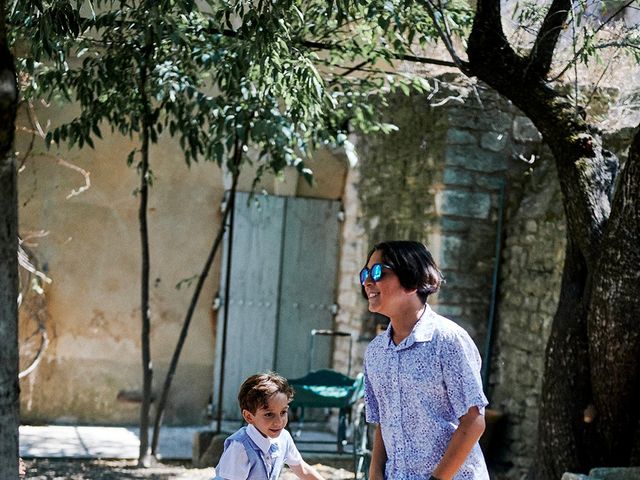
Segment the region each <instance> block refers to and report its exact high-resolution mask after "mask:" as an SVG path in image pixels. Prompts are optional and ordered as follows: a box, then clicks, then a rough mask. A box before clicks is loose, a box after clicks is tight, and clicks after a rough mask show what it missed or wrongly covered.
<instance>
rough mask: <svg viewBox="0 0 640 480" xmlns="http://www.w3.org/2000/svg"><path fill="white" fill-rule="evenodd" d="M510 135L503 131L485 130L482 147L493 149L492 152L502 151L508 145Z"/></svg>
mask: <svg viewBox="0 0 640 480" xmlns="http://www.w3.org/2000/svg"><path fill="white" fill-rule="evenodd" d="M507 143H508V137H507V135H506V134H505V133H501V132H485V133H483V134H482V137H481V138H480V145H481V146H482V148H486V149H487V150H491V151H492V152H501V151H502V150H504V147H506V146H507Z"/></svg>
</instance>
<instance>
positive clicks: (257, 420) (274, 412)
mask: <svg viewBox="0 0 640 480" xmlns="http://www.w3.org/2000/svg"><path fill="white" fill-rule="evenodd" d="M242 416H243V417H244V419H245V420H246V422H247V423H249V424H251V425H253V426H254V427H256V428H257V429H258V431H259V432H260V433H261V434H262V435H264V436H265V437H270V438H277V437H278V436H279V435H280V432H282V429H283V428H284V427H285V426H286V425H287V421H288V420H289V399H288V398H287V396H286V395H285V394H284V393H282V392H278V393H275V394H273V395H272V396H271V398H269V401H268V402H267V406H266V408H265V407H261V408H258V410H257V411H256V413H251V412H250V411H248V410H243V411H242Z"/></svg>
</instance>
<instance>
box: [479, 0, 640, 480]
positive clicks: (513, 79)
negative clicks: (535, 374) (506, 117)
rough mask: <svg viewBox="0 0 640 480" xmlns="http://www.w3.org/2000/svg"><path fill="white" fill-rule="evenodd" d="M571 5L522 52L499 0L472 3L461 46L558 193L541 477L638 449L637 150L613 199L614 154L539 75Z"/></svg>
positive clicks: (559, 6) (558, 9) (537, 470)
mask: <svg viewBox="0 0 640 480" xmlns="http://www.w3.org/2000/svg"><path fill="white" fill-rule="evenodd" d="M570 9H571V3H570V1H567V0H554V2H553V3H552V5H551V7H550V10H549V13H548V14H547V16H546V18H545V20H544V22H543V24H542V27H541V29H540V32H539V33H538V40H536V42H535V44H534V48H533V49H532V51H531V53H530V54H529V56H528V57H526V58H524V57H521V56H519V55H517V54H516V53H515V52H514V51H513V50H512V48H511V46H510V45H509V44H508V42H507V40H506V37H505V36H504V34H503V32H502V27H501V23H500V22H501V13H500V3H499V1H498V0H479V2H478V9H477V12H476V17H475V23H474V27H473V31H472V34H471V35H470V37H469V42H468V55H469V65H468V72H467V73H469V74H471V75H475V76H477V77H478V78H479V79H481V80H483V81H484V82H486V83H487V84H489V85H490V86H491V87H493V88H494V89H496V90H497V91H498V92H499V93H501V94H502V95H504V96H505V97H506V98H508V99H509V100H511V101H512V102H513V103H514V105H516V106H517V107H518V108H520V109H521V110H522V111H523V112H524V113H525V114H526V115H527V116H528V117H529V118H530V119H531V120H532V121H533V123H534V124H535V125H536V127H537V128H538V130H539V131H540V133H541V134H542V136H543V139H544V140H545V142H546V143H547V145H548V146H549V147H550V149H551V151H552V152H553V155H554V159H555V164H556V168H557V172H558V179H559V182H560V187H561V190H562V195H563V204H564V209H565V214H566V220H567V237H568V238H567V252H566V259H565V266H564V272H563V281H562V288H561V292H560V299H559V304H558V310H557V312H556V315H555V317H554V321H553V324H552V328H551V335H550V339H549V343H548V346H547V350H546V358H545V371H544V379H543V386H542V396H541V403H540V416H539V425H538V430H539V431H538V451H537V458H536V459H535V461H534V467H533V471H532V476H533V477H537V478H540V479H544V480H557V479H558V478H560V477H561V475H562V473H563V472H565V471H575V472H586V471H588V469H589V468H591V467H594V466H598V465H629V464H630V462H631V461H632V459H631V455H632V454H634V455H636V458H637V456H638V455H639V454H640V448H638V447H637V446H636V447H635V449H633V445H634V442H635V441H636V439H637V438H638V423H639V414H638V412H639V411H640V410H638V408H637V406H638V405H639V404H640V396H639V390H640V378H639V373H638V371H639V367H638V359H639V358H640V356H639V354H640V332H639V331H638V328H637V319H638V318H640V289H639V288H638V280H639V277H638V271H639V268H640V262H639V261H638V258H639V257H638V255H639V254H638V245H637V242H638V238H639V236H638V235H639V233H640V232H639V227H638V223H639V222H638V211H639V210H640V195H639V193H640V192H639V191H638V190H639V187H638V184H639V182H640V175H639V167H638V159H637V157H638V152H637V150H634V151H633V152H632V155H631V156H630V159H629V161H628V163H627V165H626V167H625V170H624V173H623V174H622V178H621V182H620V186H619V188H618V191H617V193H616V200H615V202H614V203H613V206H612V207H611V203H610V196H611V193H612V190H613V185H614V182H615V172H616V169H617V159H616V158H615V157H613V156H612V155H611V154H609V153H608V152H607V151H605V150H604V149H603V148H602V144H601V141H600V138H599V137H598V136H597V135H596V134H595V133H594V131H595V129H592V128H591V127H590V126H589V125H588V124H587V123H586V122H585V121H584V120H583V118H582V117H581V115H580V112H577V111H576V110H575V108H574V107H573V106H572V105H571V104H570V102H569V101H568V99H566V98H564V97H563V96H562V95H560V94H559V93H557V92H556V91H554V90H553V89H551V88H550V86H549V85H548V83H547V82H546V75H547V74H548V71H549V66H550V64H551V59H552V57H553V52H554V49H555V43H556V40H557V36H558V34H559V32H560V29H561V28H562V25H563V24H564V22H565V20H566V17H567V12H569V11H570ZM637 142H638V140H637V138H636V147H637ZM610 217H611V222H609V218H610ZM605 232H606V233H605ZM593 406H595V412H596V415H595V418H594V420H593V422H591V421H590V420H591V418H590V417H592V414H591V412H592V411H594V408H593ZM585 412H586V413H587V414H585ZM636 443H637V442H636ZM632 450H633V451H632Z"/></svg>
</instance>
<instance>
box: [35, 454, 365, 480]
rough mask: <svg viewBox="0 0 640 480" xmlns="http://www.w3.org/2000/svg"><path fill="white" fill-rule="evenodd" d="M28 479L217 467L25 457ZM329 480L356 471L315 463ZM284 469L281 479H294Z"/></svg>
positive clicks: (159, 479) (116, 477) (99, 478)
mask: <svg viewBox="0 0 640 480" xmlns="http://www.w3.org/2000/svg"><path fill="white" fill-rule="evenodd" d="M25 464H26V467H27V473H26V476H25V478H28V479H33V480H45V479H46V480H63V479H64V480H136V479H147V480H174V479H175V480H211V479H212V478H213V468H191V467H190V464H189V463H188V462H187V463H163V464H160V465H156V466H154V467H150V468H144V469H141V468H137V467H136V461H135V460H68V459H44V458H35V459H25ZM314 466H315V467H316V468H317V469H318V471H319V472H320V473H321V474H322V475H323V476H324V478H325V479H326V480H343V479H348V478H353V473H351V472H348V471H346V470H343V469H336V468H333V467H330V466H327V465H321V464H317V465H314ZM295 478H296V476H295V475H293V473H292V472H288V471H284V472H283V473H282V475H281V476H280V480H293V479H295Z"/></svg>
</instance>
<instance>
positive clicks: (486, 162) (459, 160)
mask: <svg viewBox="0 0 640 480" xmlns="http://www.w3.org/2000/svg"><path fill="white" fill-rule="evenodd" d="M445 165H449V166H454V167H463V168H466V169H468V170H476V171H478V172H500V171H503V170H505V169H506V165H507V156H506V155H500V154H498V153H496V152H491V151H488V150H482V149H479V148H469V147H464V146H461V145H454V146H451V147H449V148H447V150H446V152H445Z"/></svg>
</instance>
